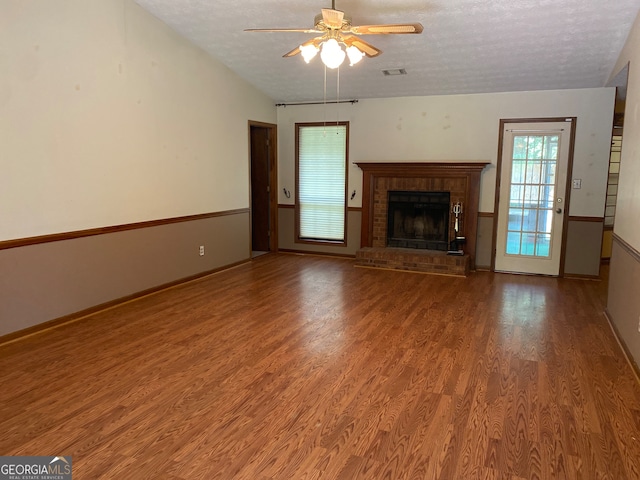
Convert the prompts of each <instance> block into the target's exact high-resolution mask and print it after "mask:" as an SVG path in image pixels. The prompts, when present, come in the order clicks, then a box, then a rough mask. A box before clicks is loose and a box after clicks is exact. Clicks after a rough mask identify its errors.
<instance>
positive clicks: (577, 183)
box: [573, 178, 582, 190]
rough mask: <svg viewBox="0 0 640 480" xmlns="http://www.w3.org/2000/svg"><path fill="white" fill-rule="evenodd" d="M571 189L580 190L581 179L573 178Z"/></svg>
mask: <svg viewBox="0 0 640 480" xmlns="http://www.w3.org/2000/svg"><path fill="white" fill-rule="evenodd" d="M573 188H575V189H576V190H577V189H579V188H582V179H581V178H574V179H573Z"/></svg>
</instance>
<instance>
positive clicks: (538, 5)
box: [136, 0, 640, 102]
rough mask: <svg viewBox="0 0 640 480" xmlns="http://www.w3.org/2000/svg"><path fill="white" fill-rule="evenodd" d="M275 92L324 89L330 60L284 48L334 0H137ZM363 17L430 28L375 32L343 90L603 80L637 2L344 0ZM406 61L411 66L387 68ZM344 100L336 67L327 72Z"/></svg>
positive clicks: (359, 21) (476, 89)
mask: <svg viewBox="0 0 640 480" xmlns="http://www.w3.org/2000/svg"><path fill="white" fill-rule="evenodd" d="M136 2H137V3H138V4H139V5H140V6H142V7H143V8H144V9H146V10H148V11H149V12H151V13H152V14H153V15H155V16H156V17H158V18H160V19H161V20H162V21H163V22H165V23H166V24H168V25H169V26H170V27H172V28H173V29H174V30H176V31H178V32H179V33H180V34H182V35H183V36H184V37H186V38H187V39H189V40H190V41H191V42H193V43H194V44H196V45H198V46H200V47H201V48H203V49H204V50H206V51H207V52H209V53H210V54H211V55H212V56H213V57H215V58H217V59H218V60H220V61H221V62H222V63H224V64H225V65H227V66H228V67H229V68H230V69H231V70H233V71H235V72H236V73H237V74H238V75H240V76H241V77H243V78H245V79H246V80H247V81H249V82H250V83H251V84H253V85H255V86H256V87H257V88H258V89H260V90H262V91H263V92H265V93H266V94H267V95H269V96H270V97H271V98H273V99H274V101H276V102H300V101H317V100H322V99H323V95H324V94H323V92H324V87H323V85H324V68H323V65H322V63H321V61H320V59H319V58H316V59H314V60H313V61H312V62H311V63H310V64H309V65H307V64H305V63H304V61H303V60H302V58H301V57H300V56H296V57H294V58H282V55H283V54H284V53H286V52H288V51H289V50H291V49H293V48H295V47H296V46H298V45H299V44H300V43H302V42H304V41H305V40H308V39H309V38H312V37H313V36H314V35H313V34H300V33H249V32H244V31H243V30H244V29H245V28H274V27H277V28H306V27H312V26H313V20H314V16H315V15H316V14H318V13H320V9H321V8H326V7H331V2H330V1H329V0H304V1H300V0H298V1H294V0H240V1H238V0H136ZM336 8H337V9H339V10H343V11H344V12H346V13H347V14H348V15H350V16H351V17H352V20H353V24H354V25H370V24H379V23H407V22H420V23H422V25H423V26H424V32H423V33H422V34H421V35H388V36H384V35H367V36H366V37H364V39H365V40H366V41H368V42H369V43H371V44H373V45H375V46H376V47H378V48H379V49H381V50H382V51H383V54H382V55H380V56H378V57H376V58H364V59H363V60H362V61H361V62H360V63H359V64H357V65H355V66H353V67H349V66H348V62H345V64H344V66H343V67H341V68H340V79H339V85H340V87H339V91H340V94H339V96H340V99H352V98H353V99H362V98H376V97H399V96H414V95H416V96H421V95H447V94H461V93H486V92H508V91H523V90H550V89H564V88H585V87H602V86H605V84H606V82H607V79H608V77H609V75H610V74H611V73H612V72H611V70H612V68H613V67H614V63H615V61H616V60H617V57H618V54H619V52H620V50H621V49H622V46H623V44H624V41H625V39H626V38H627V35H628V33H629V30H630V27H631V25H632V23H633V21H634V19H635V17H636V15H637V14H638V10H639V8H640V0H616V1H615V2H606V1H603V0H398V1H393V2H392V1H389V0H337V1H336ZM393 68H404V69H406V71H407V75H405V76H384V75H383V74H382V70H383V69H393ZM327 84H328V86H327V99H335V97H336V91H337V88H336V85H337V78H336V73H335V71H329V73H328V76H327Z"/></svg>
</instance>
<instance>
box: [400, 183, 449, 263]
mask: <svg viewBox="0 0 640 480" xmlns="http://www.w3.org/2000/svg"><path fill="white" fill-rule="evenodd" d="M388 195H389V203H388V207H389V208H388V216H387V246H389V247H405V248H424V249H428V250H444V251H446V250H448V248H449V203H450V194H449V192H400V191H389V192H388Z"/></svg>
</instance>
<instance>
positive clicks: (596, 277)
mask: <svg viewBox="0 0 640 480" xmlns="http://www.w3.org/2000/svg"><path fill="white" fill-rule="evenodd" d="M563 278H573V279H575V280H602V278H601V277H600V275H583V274H580V273H566V272H565V274H564V277H563Z"/></svg>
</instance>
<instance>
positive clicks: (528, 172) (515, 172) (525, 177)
mask: <svg viewBox="0 0 640 480" xmlns="http://www.w3.org/2000/svg"><path fill="white" fill-rule="evenodd" d="M558 142H559V136H558V135H514V137H513V158H512V159H511V195H510V198H509V222H508V226H507V242H506V253H507V254H508V255H523V256H529V257H531V256H533V257H547V258H548V257H549V255H550V252H551V235H552V223H553V205H554V199H555V185H556V166H557V163H558Z"/></svg>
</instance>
